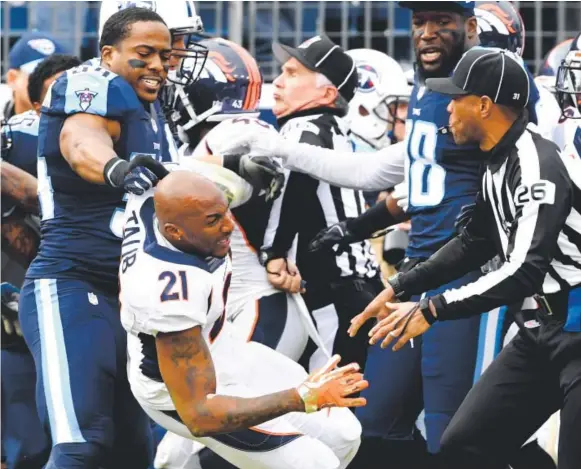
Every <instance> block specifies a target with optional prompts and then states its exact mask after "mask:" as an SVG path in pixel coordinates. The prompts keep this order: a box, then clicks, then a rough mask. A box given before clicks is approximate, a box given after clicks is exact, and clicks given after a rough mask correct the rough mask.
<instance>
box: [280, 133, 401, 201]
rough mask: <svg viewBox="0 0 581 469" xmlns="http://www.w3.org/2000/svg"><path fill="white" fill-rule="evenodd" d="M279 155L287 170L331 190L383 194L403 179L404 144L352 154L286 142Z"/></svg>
mask: <svg viewBox="0 0 581 469" xmlns="http://www.w3.org/2000/svg"><path fill="white" fill-rule="evenodd" d="M281 151H282V152H283V154H282V155H281V156H282V158H283V160H284V165H285V166H286V167H287V168H289V169H292V170H293V171H299V172H301V173H307V174H309V175H311V176H312V177H314V178H316V179H319V180H321V181H324V182H327V183H329V184H332V185H334V186H340V187H346V188H349V189H357V190H383V189H387V188H391V187H394V186H395V185H396V184H399V183H400V182H402V181H403V179H404V165H405V144H404V142H400V143H396V144H395V145H391V146H389V147H387V148H384V149H382V150H379V151H377V152H369V153H367V152H366V153H363V154H361V153H357V154H353V153H352V152H340V151H335V150H329V149H326V148H321V147H316V146H313V145H309V144H306V143H296V142H292V141H288V140H287V141H285V147H284V148H283V149H281Z"/></svg>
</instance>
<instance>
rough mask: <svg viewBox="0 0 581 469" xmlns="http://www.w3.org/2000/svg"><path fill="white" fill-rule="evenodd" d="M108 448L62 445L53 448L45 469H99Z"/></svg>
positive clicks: (76, 444)
mask: <svg viewBox="0 0 581 469" xmlns="http://www.w3.org/2000/svg"><path fill="white" fill-rule="evenodd" d="M105 452H106V448H105V447H104V446H101V445H99V444H97V443H89V442H83V443H60V444H57V445H55V446H53V448H52V451H51V453H50V458H49V460H48V463H47V464H46V466H45V469H81V468H82V469H98V468H99V467H101V466H102V465H103V464H104V461H105V459H106V458H105Z"/></svg>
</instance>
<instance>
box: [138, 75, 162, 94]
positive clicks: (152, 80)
mask: <svg viewBox="0 0 581 469" xmlns="http://www.w3.org/2000/svg"><path fill="white" fill-rule="evenodd" d="M139 81H140V82H141V83H143V84H144V85H145V88H146V89H147V91H149V92H152V93H157V92H158V91H159V89H160V88H161V84H162V82H163V80H162V79H161V78H159V77H141V78H140V79H139Z"/></svg>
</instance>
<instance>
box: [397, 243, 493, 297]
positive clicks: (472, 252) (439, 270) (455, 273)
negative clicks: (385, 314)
mask: <svg viewBox="0 0 581 469" xmlns="http://www.w3.org/2000/svg"><path fill="white" fill-rule="evenodd" d="M494 254H495V251H494V248H493V247H492V246H491V244H490V243H489V242H488V241H487V240H484V239H471V238H469V235H468V234H467V233H463V234H461V235H458V236H456V237H455V238H454V239H452V240H451V241H449V242H448V243H447V244H446V245H445V246H443V247H442V248H441V249H440V250H439V251H438V252H436V254H434V255H433V256H432V257H430V258H429V259H428V260H427V261H425V262H422V263H420V264H418V265H417V266H416V267H414V268H413V269H411V270H410V271H409V272H406V273H405V274H402V275H401V276H400V278H399V280H400V285H401V288H402V290H403V291H404V292H405V293H406V295H419V294H421V293H423V292H425V291H427V290H432V289H434V288H437V287H439V286H441V285H445V284H447V283H449V282H451V281H452V280H456V279H457V278H460V277H462V276H463V275H466V274H467V273H468V272H472V271H473V270H475V269H478V268H479V267H480V266H482V265H483V264H484V263H486V261H488V260H490V259H492V258H493V257H494Z"/></svg>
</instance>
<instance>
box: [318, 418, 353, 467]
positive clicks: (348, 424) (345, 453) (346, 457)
mask: <svg viewBox="0 0 581 469" xmlns="http://www.w3.org/2000/svg"><path fill="white" fill-rule="evenodd" d="M331 416H332V417H333V423H332V424H331V425H329V428H330V431H329V433H330V434H329V435H328V436H327V438H324V439H323V440H324V441H325V443H326V444H328V445H329V446H330V447H331V448H332V449H333V451H334V452H335V454H336V455H337V457H339V459H340V460H341V462H342V463H344V462H345V461H347V462H348V461H350V460H351V459H353V458H354V457H355V454H357V451H358V450H359V446H360V445H361V431H362V429H361V424H360V423H359V420H357V417H355V415H353V413H352V412H351V411H350V410H348V409H333V411H332V412H331V413H330V417H331Z"/></svg>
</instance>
